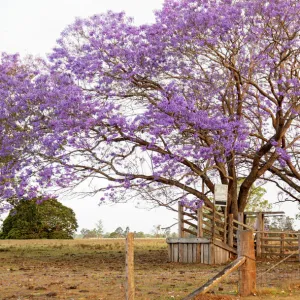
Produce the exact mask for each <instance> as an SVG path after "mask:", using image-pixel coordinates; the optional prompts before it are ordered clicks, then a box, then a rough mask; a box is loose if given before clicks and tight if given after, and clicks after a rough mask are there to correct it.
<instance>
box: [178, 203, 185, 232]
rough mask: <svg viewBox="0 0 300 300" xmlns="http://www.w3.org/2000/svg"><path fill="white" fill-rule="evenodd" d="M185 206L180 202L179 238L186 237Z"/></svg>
mask: <svg viewBox="0 0 300 300" xmlns="http://www.w3.org/2000/svg"><path fill="white" fill-rule="evenodd" d="M183 221H184V220H183V206H182V205H181V203H180V202H178V237H179V238H183V237H184V231H183V226H184V223H183Z"/></svg>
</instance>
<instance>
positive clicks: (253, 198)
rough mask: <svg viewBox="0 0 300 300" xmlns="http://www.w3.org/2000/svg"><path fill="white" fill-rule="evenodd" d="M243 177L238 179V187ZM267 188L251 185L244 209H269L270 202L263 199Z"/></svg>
mask: <svg viewBox="0 0 300 300" xmlns="http://www.w3.org/2000/svg"><path fill="white" fill-rule="evenodd" d="M243 181H244V178H242V179H239V180H238V188H239V187H240V186H241V184H242V183H243ZM266 193H267V190H266V189H265V188H263V187H261V186H255V185H252V187H251V188H250V191H249V194H248V198H247V205H246V209H245V210H246V211H268V210H270V209H271V207H272V206H271V204H270V203H269V201H268V200H267V199H264V196H265V194H266Z"/></svg>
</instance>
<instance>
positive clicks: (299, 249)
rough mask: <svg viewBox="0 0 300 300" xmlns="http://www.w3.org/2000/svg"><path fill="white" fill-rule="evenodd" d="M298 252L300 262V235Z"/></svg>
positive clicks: (299, 237)
mask: <svg viewBox="0 0 300 300" xmlns="http://www.w3.org/2000/svg"><path fill="white" fill-rule="evenodd" d="M298 252H299V262H300V235H299V236H298Z"/></svg>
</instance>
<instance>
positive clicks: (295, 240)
mask: <svg viewBox="0 0 300 300" xmlns="http://www.w3.org/2000/svg"><path fill="white" fill-rule="evenodd" d="M261 240H262V241H272V242H280V241H281V239H280V238H272V237H270V238H269V237H264V238H262V239H261ZM284 240H285V241H286V242H297V243H298V238H285V239H284Z"/></svg>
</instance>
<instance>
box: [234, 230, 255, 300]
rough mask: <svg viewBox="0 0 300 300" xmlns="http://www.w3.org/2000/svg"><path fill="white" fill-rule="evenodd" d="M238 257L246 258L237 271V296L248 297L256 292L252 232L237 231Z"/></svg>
mask: <svg viewBox="0 0 300 300" xmlns="http://www.w3.org/2000/svg"><path fill="white" fill-rule="evenodd" d="M238 256H244V257H246V258H247V259H246V261H245V263H244V264H243V265H242V266H241V267H240V270H239V294H240V295H241V296H249V295H251V294H254V293H255V292H256V263H255V252H254V239H253V231H252V230H239V231H238Z"/></svg>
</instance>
